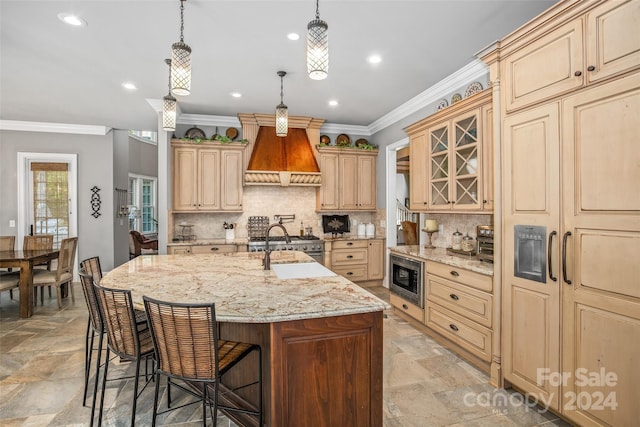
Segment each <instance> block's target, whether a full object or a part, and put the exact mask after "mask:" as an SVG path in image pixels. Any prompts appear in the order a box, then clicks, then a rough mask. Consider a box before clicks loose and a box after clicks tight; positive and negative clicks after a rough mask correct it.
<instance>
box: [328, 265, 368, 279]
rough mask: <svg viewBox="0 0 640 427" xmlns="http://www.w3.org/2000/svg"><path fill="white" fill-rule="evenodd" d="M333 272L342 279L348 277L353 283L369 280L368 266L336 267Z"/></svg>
mask: <svg viewBox="0 0 640 427" xmlns="http://www.w3.org/2000/svg"><path fill="white" fill-rule="evenodd" d="M331 270H332V271H333V272H334V273H336V274H339V275H340V276H342V277H346V278H347V279H349V280H351V281H352V282H362V281H365V280H368V275H367V266H366V265H352V266H344V267H334V268H332V269H331Z"/></svg>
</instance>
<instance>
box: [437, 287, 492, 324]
mask: <svg viewBox="0 0 640 427" xmlns="http://www.w3.org/2000/svg"><path fill="white" fill-rule="evenodd" d="M427 300H428V301H429V300H430V301H433V302H436V303H438V304H439V305H441V306H443V307H445V308H448V309H449V310H451V311H453V312H455V313H458V314H461V315H463V316H465V317H467V318H469V319H471V320H473V321H474V322H478V323H480V324H481V325H484V326H486V327H488V328H490V327H491V320H492V305H493V304H492V303H493V297H492V295H491V294H488V293H485V292H482V291H478V290H476V289H473V288H470V287H468V286H464V285H461V284H459V283H455V282H452V281H450V280H447V279H443V278H442V277H440V276H434V275H427Z"/></svg>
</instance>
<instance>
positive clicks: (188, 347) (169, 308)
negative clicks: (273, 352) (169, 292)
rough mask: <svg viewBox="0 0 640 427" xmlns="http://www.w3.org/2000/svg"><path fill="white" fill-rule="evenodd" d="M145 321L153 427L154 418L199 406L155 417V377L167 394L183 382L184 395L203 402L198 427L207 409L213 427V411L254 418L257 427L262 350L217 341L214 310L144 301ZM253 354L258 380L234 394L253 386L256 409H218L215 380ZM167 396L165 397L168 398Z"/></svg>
mask: <svg viewBox="0 0 640 427" xmlns="http://www.w3.org/2000/svg"><path fill="white" fill-rule="evenodd" d="M143 300H144V306H145V311H146V312H147V318H148V320H149V328H150V329H151V337H152V339H153V344H154V347H155V349H156V358H157V369H156V389H155V397H154V401H153V419H152V425H153V426H155V425H156V417H157V415H159V414H163V413H165V412H168V411H172V410H174V409H178V408H181V407H184V406H187V405H190V404H193V403H198V401H194V402H190V403H187V404H185V405H181V406H179V407H174V408H171V407H170V405H171V400H170V398H169V404H168V406H169V408H168V409H166V410H164V411H162V412H158V394H159V387H160V375H164V376H166V377H167V379H168V385H167V389H169V388H170V387H171V386H172V385H174V386H178V385H177V384H176V382H175V380H182V381H184V382H185V383H186V384H187V385H189V386H191V387H190V388H189V389H186V388H183V387H180V388H182V389H183V390H186V391H189V392H190V393H192V394H194V395H196V396H197V397H199V399H200V400H201V401H202V423H203V425H206V420H207V417H206V412H207V405H208V406H209V410H210V412H211V417H212V421H213V425H214V427H215V426H216V421H217V415H218V409H220V410H221V411H223V412H228V411H235V412H240V413H243V414H249V415H251V416H255V417H256V419H257V420H258V425H259V426H262V350H261V348H260V346H259V345H256V344H249V343H242V342H236V341H226V340H221V339H218V325H217V321H216V311H215V310H216V309H215V304H214V303H210V304H182V303H170V302H164V301H158V300H154V299H152V298H148V297H146V296H145V297H143ZM253 351H256V352H257V353H258V364H259V366H258V379H257V380H256V381H254V382H251V383H249V384H245V385H243V386H241V387H236V388H235V389H234V390H238V389H240V388H245V387H249V386H253V385H257V386H258V387H257V388H258V391H257V393H258V394H259V397H258V405H257V408H256V407H253V405H249V404H248V405H247V407H239V406H226V405H221V404H219V396H220V394H221V393H222V392H221V390H220V379H221V377H222V375H224V374H225V373H226V372H228V371H229V370H231V369H232V368H233V367H234V366H236V365H237V364H238V362H240V361H241V360H242V359H244V358H245V357H246V356H247V355H249V354H250V353H251V352H253ZM167 394H168V395H169V393H167Z"/></svg>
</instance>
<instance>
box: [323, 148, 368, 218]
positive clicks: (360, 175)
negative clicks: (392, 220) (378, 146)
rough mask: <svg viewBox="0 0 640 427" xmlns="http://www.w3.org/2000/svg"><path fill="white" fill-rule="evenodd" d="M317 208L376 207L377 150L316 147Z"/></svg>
mask: <svg viewBox="0 0 640 427" xmlns="http://www.w3.org/2000/svg"><path fill="white" fill-rule="evenodd" d="M318 152H319V154H320V168H321V173H322V186H321V187H319V188H318V190H317V206H316V209H317V210H319V211H335V210H348V211H356V210H367V211H373V210H376V158H377V155H378V152H377V151H367V150H359V149H344V148H336V147H320V148H318Z"/></svg>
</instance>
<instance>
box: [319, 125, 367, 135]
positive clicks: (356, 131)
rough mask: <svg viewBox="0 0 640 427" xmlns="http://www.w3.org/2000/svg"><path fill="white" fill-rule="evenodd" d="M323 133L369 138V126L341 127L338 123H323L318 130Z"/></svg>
mask: <svg viewBox="0 0 640 427" xmlns="http://www.w3.org/2000/svg"><path fill="white" fill-rule="evenodd" d="M320 130H321V131H322V132H325V133H346V134H349V135H362V136H371V131H370V130H369V126H358V125H341V124H339V123H325V124H324V125H322V127H321V128H320Z"/></svg>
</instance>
